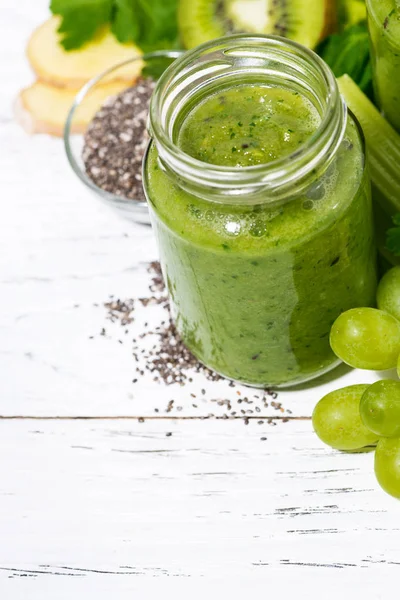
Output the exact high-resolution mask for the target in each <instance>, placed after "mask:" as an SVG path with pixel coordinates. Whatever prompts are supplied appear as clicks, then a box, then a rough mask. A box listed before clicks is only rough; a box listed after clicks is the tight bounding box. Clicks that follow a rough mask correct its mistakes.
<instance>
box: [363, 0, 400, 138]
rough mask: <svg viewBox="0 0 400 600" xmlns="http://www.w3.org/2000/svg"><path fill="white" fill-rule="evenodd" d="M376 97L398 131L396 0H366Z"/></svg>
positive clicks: (399, 18) (399, 13)
mask: <svg viewBox="0 0 400 600" xmlns="http://www.w3.org/2000/svg"><path fill="white" fill-rule="evenodd" d="M367 14H368V28H369V34H370V39H371V58H372V71H373V82H374V91H375V96H376V100H377V102H378V105H379V107H380V108H381V110H382V112H383V113H384V115H385V117H386V118H387V120H388V121H390V123H391V124H392V125H393V127H395V128H396V129H397V131H399V132H400V6H399V4H398V2H397V1H396V0H367Z"/></svg>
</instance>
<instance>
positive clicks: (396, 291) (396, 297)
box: [376, 267, 400, 321]
mask: <svg viewBox="0 0 400 600" xmlns="http://www.w3.org/2000/svg"><path fill="white" fill-rule="evenodd" d="M376 299H377V303H378V308H380V309H381V310H386V312H388V313H390V314H391V315H393V316H394V317H396V319H398V320H399V321H400V267H394V268H393V269H390V271H388V272H387V273H386V274H385V275H384V276H383V277H382V279H381V281H380V283H379V286H378V292H377V297H376Z"/></svg>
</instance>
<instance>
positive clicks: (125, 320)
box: [100, 262, 290, 439]
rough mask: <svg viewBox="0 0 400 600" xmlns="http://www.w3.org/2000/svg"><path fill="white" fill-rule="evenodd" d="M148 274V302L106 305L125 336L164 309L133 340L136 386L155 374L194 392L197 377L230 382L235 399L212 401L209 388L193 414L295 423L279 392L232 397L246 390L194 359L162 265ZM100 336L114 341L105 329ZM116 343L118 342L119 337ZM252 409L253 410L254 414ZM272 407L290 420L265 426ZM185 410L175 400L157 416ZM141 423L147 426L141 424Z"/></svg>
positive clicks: (115, 301)
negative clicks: (208, 409) (150, 312)
mask: <svg viewBox="0 0 400 600" xmlns="http://www.w3.org/2000/svg"><path fill="white" fill-rule="evenodd" d="M148 272H149V274H150V276H151V281H150V283H149V295H148V296H146V297H145V298H137V299H128V300H124V301H123V300H120V299H117V298H115V297H114V296H110V297H109V300H108V301H107V302H105V303H104V306H105V308H106V309H107V315H106V318H107V320H108V321H109V322H111V324H113V325H118V324H119V325H120V326H121V327H123V328H124V331H125V332H126V331H129V327H130V326H132V327H138V323H139V322H141V319H140V316H139V313H138V312H137V313H136V315H135V311H143V309H144V310H147V307H152V306H157V305H158V306H160V307H161V309H162V313H161V314H162V315H165V316H164V317H163V316H162V317H161V319H160V320H159V321H158V324H156V325H154V326H152V320H151V319H147V321H144V319H143V321H142V328H141V330H140V332H139V333H136V337H135V338H133V340H132V356H133V359H134V362H135V363H136V374H135V375H134V377H133V379H132V383H134V384H136V383H137V382H140V380H141V379H142V378H143V377H145V376H146V375H147V376H148V375H149V374H150V376H151V378H152V379H153V381H154V382H156V383H159V384H164V385H166V386H173V385H179V386H189V385H190V384H191V383H192V382H193V375H194V374H199V375H200V376H202V377H203V378H204V380H205V381H209V382H225V384H226V388H227V389H226V391H225V393H226V394H227V395H228V396H229V398H224V397H211V394H210V389H207V385H206V386H204V387H203V388H201V389H200V391H201V397H200V398H198V401H201V404H198V403H196V404H194V403H192V399H194V398H196V394H195V393H194V392H193V391H192V390H191V389H189V390H188V393H187V399H188V406H190V407H191V408H193V409H196V410H199V409H200V410H202V411H204V405H205V404H208V405H209V406H212V405H214V406H215V405H216V406H218V407H219V408H220V409H223V410H224V413H222V414H221V412H217V415H215V414H214V413H209V414H207V415H206V416H204V415H201V416H200V418H202V419H209V418H223V419H235V418H236V419H237V418H240V419H242V420H243V422H244V423H245V424H246V425H248V424H249V423H250V422H251V420H254V419H256V421H257V423H258V424H259V425H262V424H264V423H267V424H268V425H273V426H274V425H276V421H277V420H279V421H282V422H283V423H286V422H287V421H288V420H289V419H288V418H287V416H286V415H288V414H290V411H289V410H285V409H284V408H283V407H282V404H281V403H280V402H277V401H276V399H277V397H278V394H277V392H275V391H272V390H269V389H265V390H261V391H260V390H255V391H257V393H256V394H253V393H251V392H250V389H249V388H245V387H243V388H242V390H240V389H235V392H236V393H235V394H234V393H233V392H232V391H230V392H229V393H227V392H228V390H230V388H237V386H239V385H240V384H236V383H235V382H234V381H230V380H227V379H225V378H224V377H222V376H221V375H218V374H217V373H215V372H214V371H211V370H210V369H208V368H207V367H205V366H204V365H203V364H202V363H200V362H199V361H198V360H197V358H195V356H193V354H192V353H191V352H190V351H189V350H188V349H187V348H186V346H185V345H184V343H183V341H182V340H181V338H180V336H179V334H178V332H177V330H176V328H175V325H174V323H173V320H172V317H171V314H170V306H169V300H168V296H167V294H166V289H165V284H164V280H163V276H162V272H161V267H160V264H159V263H158V262H152V263H150V264H149V266H148ZM149 309H150V308H149ZM141 315H143V312H141ZM146 316H147V315H146ZM110 327H111V325H110ZM100 335H101V336H106V337H107V338H109V335H106V330H105V329H104V328H103V329H102V330H101V332H100ZM116 339H117V340H118V337H117V338H116ZM245 394H248V396H246V395H245ZM250 406H251V408H249V407H250ZM268 407H271V408H273V409H274V410H275V411H277V412H280V413H284V417H283V418H282V417H278V418H274V417H272V418H271V417H264V419H265V420H262V419H263V416H262V414H260V413H263V412H264V411H265V410H266V409H268ZM183 410H184V406H183V405H180V404H179V405H178V404H177V402H176V401H175V400H173V399H171V400H169V401H168V402H167V404H166V405H164V406H160V407H159V408H155V409H154V412H155V413H164V414H165V413H166V414H170V413H172V414H177V413H180V412H181V411H183ZM140 422H143V421H142V420H140ZM261 439H263V438H261ZM265 439H266V438H265Z"/></svg>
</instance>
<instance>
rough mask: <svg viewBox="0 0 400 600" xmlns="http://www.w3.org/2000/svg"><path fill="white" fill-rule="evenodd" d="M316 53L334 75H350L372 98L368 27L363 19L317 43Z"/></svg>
mask: <svg viewBox="0 0 400 600" xmlns="http://www.w3.org/2000/svg"><path fill="white" fill-rule="evenodd" d="M317 51H318V54H319V55H320V56H321V58H323V59H324V60H325V62H327V63H328V65H329V66H330V67H331V69H332V71H333V72H334V74H335V75H336V77H341V76H342V75H345V74H347V75H350V77H351V78H352V79H353V81H355V82H356V83H357V85H358V86H359V87H360V88H361V89H362V91H363V92H364V93H365V94H366V95H367V96H369V97H370V98H373V90H372V68H371V61H370V53H369V39H368V28H367V24H366V22H365V21H363V22H362V23H357V24H356V25H353V26H352V27H348V28H347V29H345V30H344V31H343V32H342V33H335V34H333V35H330V36H329V37H328V38H326V40H325V41H324V42H322V44H320V45H319V47H318V49H317Z"/></svg>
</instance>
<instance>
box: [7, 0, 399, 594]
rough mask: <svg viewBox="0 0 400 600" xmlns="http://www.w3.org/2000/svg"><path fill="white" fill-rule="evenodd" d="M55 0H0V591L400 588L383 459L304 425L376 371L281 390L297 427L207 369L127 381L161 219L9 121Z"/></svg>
mask: <svg viewBox="0 0 400 600" xmlns="http://www.w3.org/2000/svg"><path fill="white" fill-rule="evenodd" d="M46 7H47V2H46V0H40V1H39V0H35V1H34V2H32V0H18V2H11V0H2V4H1V19H0V66H1V78H0V153H1V156H0V160H1V162H0V164H1V200H2V216H1V218H0V287H1V290H0V291H1V293H0V415H1V416H0V598H1V599H3V598H4V600H15V599H19V598H21V599H22V598H24V599H25V598H29V599H30V600H36V599H40V600H43V599H47V598H49V599H50V598H51V599H56V600H58V599H64V598H66V599H67V598H68V599H70V598H76V599H81V598H82V599H86V598H89V597H90V598H110V597H115V598H119V599H125V598H151V599H153V598H157V597H158V596H162V597H164V598H174V597H175V598H179V599H180V598H187V597H191V598H200V597H203V596H204V595H205V594H207V595H208V597H210V598H213V599H214V598H217V597H220V596H221V594H222V597H224V598H236V597H237V598H241V597H243V596H245V595H247V597H248V596H249V594H251V595H252V596H253V597H262V596H266V597H273V598H286V597H287V598H289V597H292V596H295V597H299V598H308V599H313V598H316V599H317V598H321V597H324V598H335V599H336V598H340V597H342V598H350V597H351V598H363V599H364V598H365V599H370V598H371V599H377V598H387V597H388V594H389V593H390V594H391V596H390V597H392V595H393V597H397V596H398V591H396V590H398V579H399V574H400V511H399V507H400V504H399V503H398V502H397V501H395V500H393V499H391V498H390V497H388V496H386V495H385V494H384V493H383V492H381V491H380V490H379V489H378V487H377V485H376V483H375V479H374V475H373V455H372V454H350V455H345V454H340V453H336V452H333V451H331V450H329V449H328V448H326V447H324V446H323V445H322V444H321V443H320V442H319V440H318V439H317V438H316V436H315V435H314V434H313V432H312V428H311V423H310V420H309V416H310V414H311V411H312V408H313V406H314V404H315V402H316V401H317V400H318V399H319V398H320V397H321V396H322V395H323V394H324V393H326V392H327V391H329V390H330V389H333V387H339V386H341V385H346V384H350V383H353V382H362V381H372V380H374V379H375V378H376V375H375V374H371V373H369V374H365V373H360V372H348V371H346V370H344V369H342V370H339V372H338V373H336V374H335V376H332V377H330V378H327V379H326V381H325V382H321V383H320V385H319V386H314V387H310V388H304V389H302V390H297V391H293V392H290V393H289V392H285V393H281V394H279V401H280V402H282V404H283V406H284V408H285V410H286V411H287V410H288V409H289V410H290V411H291V414H289V413H288V412H285V413H284V415H285V416H286V417H288V418H289V421H288V422H286V423H283V422H282V419H281V420H279V419H276V417H277V416H281V417H282V414H281V413H280V412H279V411H278V413H277V411H276V410H275V409H273V408H268V409H266V410H265V411H264V412H263V414H257V415H256V418H254V419H250V422H249V424H248V425H247V426H246V425H245V424H244V422H243V420H242V419H233V420H225V419H223V418H218V416H219V417H221V416H222V415H223V412H224V409H223V407H219V406H218V405H216V404H215V403H214V404H213V405H212V406H211V405H210V402H208V401H207V400H206V399H205V400H204V401H202V402H201V403H199V404H198V405H197V408H194V407H193V397H192V396H191V394H195V395H197V394H198V392H199V390H200V388H201V387H206V386H205V385H204V381H202V379H201V378H196V379H195V381H194V382H193V384H190V385H188V386H186V387H184V388H180V387H178V388H177V387H176V386H171V387H168V388H167V387H166V386H164V385H160V384H156V383H154V382H152V381H151V380H149V378H146V377H145V378H144V379H143V378H141V379H140V381H139V382H138V383H137V384H133V383H132V378H133V377H134V376H135V374H134V369H135V366H134V363H133V359H132V355H131V346H130V345H129V343H127V342H125V340H122V341H124V343H123V344H121V343H118V338H119V337H120V333H119V330H118V326H117V325H111V324H108V323H107V321H106V312H105V310H104V307H102V303H103V302H104V301H105V300H107V298H108V296H109V295H110V294H113V295H115V296H118V297H121V298H129V297H138V296H140V295H145V294H146V289H147V286H148V281H149V277H148V275H147V273H146V265H147V263H148V262H149V261H150V260H153V259H155V258H156V256H157V253H156V248H155V244H154V240H153V237H152V233H151V231H150V229H148V228H145V227H140V226H136V227H134V226H131V225H129V224H128V223H124V222H122V221H120V220H118V218H117V217H115V216H114V215H113V214H112V213H111V212H109V211H108V209H107V208H106V207H103V206H101V205H99V204H98V203H97V202H96V200H95V199H94V198H92V197H91V196H90V195H89V194H88V193H87V191H86V190H85V189H84V188H83V187H82V186H81V185H80V183H78V181H76V180H75V178H74V176H73V175H72V173H71V172H70V171H69V169H68V165H67V163H66V159H65V157H64V154H63V147H62V143H61V141H60V140H58V139H50V138H47V137H44V136H38V137H33V138H29V137H27V136H26V135H25V133H24V132H23V131H22V130H21V129H20V128H19V127H18V126H17V125H16V124H15V123H14V122H13V121H12V111H11V103H12V100H13V98H14V97H15V95H16V93H17V91H18V90H19V89H20V88H21V87H22V86H23V85H25V84H27V83H29V81H30V79H31V77H32V76H31V74H30V72H29V68H28V66H27V63H26V60H25V58H24V52H23V50H24V45H25V42H26V39H27V37H28V35H29V33H30V31H31V30H32V29H33V27H34V26H35V25H36V24H37V23H38V22H39V21H40V20H41V19H43V18H45V16H46ZM96 304H97V305H98V306H95V305H96ZM157 310H158V309H157V308H154V309H150V312H149V313H146V314H148V315H151V318H152V319H154V320H156V319H157V318H159V315H158V313H157ZM105 326H106V327H107V336H100V335H98V334H99V332H100V331H101V328H102V327H105ZM93 336H94V337H93ZM91 337H93V339H90V338H91ZM126 339H128V338H126ZM210 385H211V384H209V382H207V386H210ZM207 389H209V388H207ZM214 392H215V394H216V395H217V397H218V395H219V396H221V397H229V394H231V395H232V397H233V396H234V394H235V393H236V391H235V390H232V389H231V388H228V387H227V385H226V384H225V383H224V382H223V383H222V384H215V386H214V387H213V393H214ZM224 395H225V396H224ZM171 398H174V399H175V400H176V402H175V406H176V407H177V406H178V405H179V406H181V407H182V408H181V410H178V409H177V408H174V409H173V410H172V411H171V412H166V410H165V408H166V406H167V404H168V401H169V400H170V399H171ZM157 411H158V412H157ZM210 413H213V414H214V415H216V416H215V417H213V418H208V419H204V418H202V417H205V416H207V415H209V414H210ZM268 417H272V418H273V419H274V420H273V424H276V426H273V424H272V425H271V424H268V422H267V420H266V419H267V418H268ZM143 418H144V422H143ZM259 420H264V423H262V424H258V421H259ZM167 434H168V435H167ZM261 438H267V439H266V440H261ZM390 590H392V591H391V592H390ZM135 592H136V595H135ZM132 594H133V595H132Z"/></svg>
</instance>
